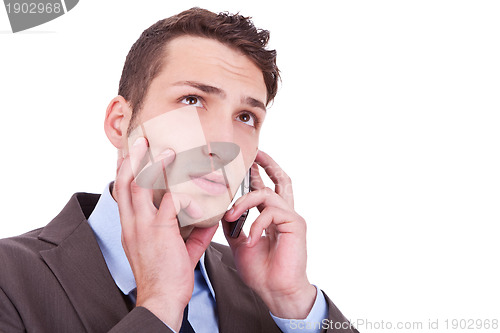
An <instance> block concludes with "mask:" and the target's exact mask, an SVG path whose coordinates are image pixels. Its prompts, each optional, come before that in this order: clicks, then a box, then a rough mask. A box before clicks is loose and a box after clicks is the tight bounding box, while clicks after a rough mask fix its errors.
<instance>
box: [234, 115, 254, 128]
mask: <svg viewBox="0 0 500 333" xmlns="http://www.w3.org/2000/svg"><path fill="white" fill-rule="evenodd" d="M236 120H238V121H241V122H242V123H244V124H246V125H248V126H252V127H256V124H255V123H256V117H255V115H253V114H252V113H249V112H244V113H240V114H239V115H238V116H236Z"/></svg>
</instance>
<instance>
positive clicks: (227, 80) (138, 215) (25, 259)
mask: <svg viewBox="0 0 500 333" xmlns="http://www.w3.org/2000/svg"><path fill="white" fill-rule="evenodd" d="M268 37H269V35H268V32H267V31H261V30H257V29H256V28H255V27H254V26H253V24H252V23H251V21H250V20H249V19H247V18H245V17H242V16H240V15H229V14H219V15H216V14H214V13H211V12H209V11H206V10H202V9H198V8H193V9H191V10H188V11H185V12H183V13H180V14H179V15H176V16H173V17H171V18H168V19H165V20H162V21H159V22H158V23H156V24H154V25H153V26H151V27H150V28H149V29H147V30H146V31H144V33H143V34H142V35H141V37H140V38H139V40H138V41H137V42H136V43H135V44H134V45H133V46H132V49H131V50H130V52H129V55H128V56H127V59H126V62H125V65H124V69H123V73H122V78H121V80H120V87H119V95H118V96H117V97H115V98H113V100H112V101H111V103H110V104H109V106H108V109H107V112H106V118H105V131H106V134H107V136H108V138H109V140H110V141H111V143H112V144H113V145H114V146H115V147H116V148H117V150H118V156H119V158H118V167H117V176H116V181H115V182H114V183H111V184H110V185H109V186H107V187H106V189H105V191H104V193H103V194H102V195H101V196H100V197H99V196H97V195H92V194H85V193H77V194H75V195H74V196H73V197H72V198H71V199H70V201H69V203H68V204H67V206H66V207H65V208H64V209H63V210H62V212H61V213H60V214H59V215H58V216H57V217H56V218H55V219H54V220H53V221H52V222H51V223H49V224H48V225H47V226H46V227H44V228H41V229H37V230H34V231H32V232H30V233H27V234H24V235H21V236H18V237H14V238H11V239H5V240H2V241H1V243H0V265H1V266H2V272H1V273H0V288H1V289H0V331H2V332H108V331H109V332H179V331H180V332H198V333H200V332H217V331H220V332H226V333H229V332H280V331H283V332H298V331H299V328H310V327H312V330H308V331H311V332H313V331H315V332H319V331H320V330H321V329H323V328H328V331H342V332H353V331H355V330H354V329H351V328H350V326H349V324H348V322H347V320H346V319H345V318H344V317H343V315H342V314H341V313H340V312H339V310H338V309H337V308H336V307H335V305H334V304H333V303H332V302H331V301H330V300H329V299H328V298H327V297H326V296H325V295H324V294H323V293H322V292H321V291H320V290H319V289H318V288H316V287H315V286H313V285H311V284H310V283H309V281H308V279H307V275H306V224H305V221H304V219H303V218H302V217H300V216H299V215H298V214H297V213H296V212H295V211H294V209H293V194H292V191H291V182H290V179H289V178H288V177H287V176H286V174H285V173H284V172H283V171H282V170H281V168H280V167H279V166H278V165H277V164H276V162H274V161H273V160H272V158H271V157H269V156H268V155H266V154H265V153H263V152H260V151H259V150H258V139H259V133H260V129H261V124H262V122H263V121H264V118H265V115H266V105H267V104H268V103H269V102H270V101H272V100H273V98H274V96H275V95H276V91H277V81H278V79H279V74H278V73H279V72H278V69H277V67H276V53H275V52H274V51H269V50H266V49H265V47H266V45H267V41H268ZM165 116H166V117H168V119H169V121H167V122H166V123H165V126H166V127H163V123H161V122H162V121H163V120H164V119H165V118H164V117H165ZM174 116H175V117H178V118H175V119H185V118H186V117H191V116H192V117H194V118H193V119H196V121H195V122H194V125H193V122H185V123H184V122H174V123H172V121H171V120H172V119H174V118H172V117H174ZM155 124H161V125H162V126H157V127H159V128H160V129H157V130H155V131H153V132H151V128H154V126H155ZM169 126H170V128H168V127H169ZM190 126H197V127H196V128H199V132H200V133H201V132H202V133H203V135H202V138H200V140H201V141H203V142H205V143H206V145H201V146H197V145H196V144H193V145H192V146H191V147H194V148H193V149H194V150H193V151H198V152H202V153H204V156H205V157H206V159H207V160H209V161H210V163H211V165H212V169H211V170H210V172H203V173H198V174H195V175H194V176H193V175H192V174H190V173H189V172H187V171H186V172H187V176H189V177H188V178H187V180H186V181H184V182H180V181H179V182H178V183H182V184H184V185H185V184H187V185H186V186H185V187H184V188H183V190H182V191H174V190H173V188H175V186H176V185H177V184H174V182H173V181H172V180H173V179H175V177H174V176H173V174H175V170H178V171H179V170H180V171H179V172H180V173H182V171H183V170H184V168H188V167H189V165H190V164H189V163H187V164H181V165H182V166H183V167H182V168H181V167H177V168H176V167H175V165H177V166H178V165H180V164H179V163H180V161H182V160H183V158H184V157H181V153H184V152H185V151H189V149H188V148H189V145H187V146H186V147H185V148H186V149H184V150H182V149H177V148H175V147H177V146H176V145H185V144H186V141H189V140H190V138H191V137H192V136H196V135H198V134H199V133H195V132H193V131H192V129H193V128H194V127H190ZM179 128H180V132H179V133H188V134H189V135H187V136H186V139H185V140H180V139H178V136H176V137H175V138H174V141H175V142H172V141H170V142H168V143H166V146H165V143H162V144H158V145H157V141H155V140H156V139H154V138H158V140H160V141H161V140H162V138H163V137H166V136H168V134H169V133H170V131H176V130H179ZM162 130H164V131H163V132H162ZM146 132H147V133H146ZM176 138H177V139H176ZM197 142H198V141H197ZM198 143H199V142H198ZM218 143H226V144H230V146H231V147H237V150H235V152H236V153H235V154H234V156H232V157H231V158H227V160H226V161H224V163H222V164H221V166H220V167H214V163H216V160H217V159H220V160H221V159H222V160H223V158H221V156H224V155H225V154H226V155H227V153H228V149H227V148H223V149H220V148H218V147H228V145H218ZM155 145H157V146H155ZM158 147H163V148H162V149H164V150H163V151H158V149H156V148H158ZM196 147H205V148H206V149H207V151H203V149H199V150H196V149H195V148H196ZM182 156H194V155H186V154H184V155H182ZM184 160H187V161H191V159H189V158H188V159H186V158H184ZM231 163H233V164H231ZM192 164H193V163H192ZM230 164H231V165H239V167H235V169H234V170H236V171H235V172H233V173H227V174H226V173H225V172H226V171H221V170H226V166H228V170H229V169H230V168H229V165H230ZM258 166H261V167H262V168H263V169H264V170H265V171H266V173H267V174H268V176H269V177H270V178H271V179H272V180H273V182H274V183H275V186H276V187H275V190H271V189H269V188H267V187H265V185H264V183H263V181H262V179H261V177H260V175H259V171H258ZM249 168H251V169H252V190H253V191H252V192H250V193H249V194H247V195H245V196H243V197H241V198H240V199H239V200H237V201H236V202H235V204H234V205H233V206H232V208H231V209H229V210H228V211H227V212H225V208H224V211H223V212H216V211H211V210H210V209H211V207H212V206H214V205H215V203H216V202H219V201H220V200H219V199H220V198H221V197H223V195H222V194H221V193H222V192H224V191H226V190H227V192H228V193H229V195H230V196H232V195H233V194H234V192H235V191H234V186H230V185H228V184H230V183H234V180H235V179H237V178H238V177H237V176H238V175H240V174H241V173H239V172H238V170H239V169H241V170H248V169H249ZM147 170H153V171H147ZM147 172H150V173H151V172H152V173H153V174H155V175H154V177H152V178H151V177H149V176H148V175H147ZM186 172H185V173H186ZM190 172H191V171H190ZM221 172H224V175H223V176H224V177H223V178H224V180H226V182H225V183H223V182H221V181H218V180H217V179H220V177H222V176H221ZM145 174H146V176H144V175H145ZM161 175H165V178H164V182H163V185H162V186H159V187H158V186H156V185H155V184H157V179H161ZM148 177H149V178H148ZM158 177H159V178H158ZM180 178H182V177H180ZM144 179H146V180H144ZM148 179H149V181H148ZM239 180H241V179H239ZM184 185H183V186H184ZM222 187H223V188H224V191H219V190H218V189H220V188H222ZM207 193H208V194H210V195H208V194H207ZM214 198H215V199H214ZM214 200H215V201H214ZM218 200H219V201H218ZM225 207H227V204H226V206H225ZM252 207H257V208H258V209H259V211H260V212H261V213H260V215H259V217H258V218H257V219H256V220H255V221H254V222H253V224H252V226H251V229H250V233H249V235H248V236H247V235H245V234H244V233H243V232H242V233H241V234H240V235H239V237H237V238H232V237H230V236H229V230H230V229H231V226H232V223H234V221H236V220H237V219H238V218H239V217H240V216H241V215H242V214H243V213H244V212H245V211H246V210H248V209H250V208H252ZM207 211H209V212H210V213H209V214H206V212H207ZM182 216H183V217H182ZM219 220H222V225H223V227H224V231H225V234H226V237H227V240H228V243H229V245H230V248H228V247H226V246H222V245H219V244H215V243H211V239H212V237H213V235H214V233H215V231H216V229H217V226H218V223H219ZM264 231H265V236H263V237H261V235H262V233H263V232H264ZM200 259H201V260H200ZM325 321H326V322H328V323H329V324H328V325H327V327H326V326H325V325H320V324H321V323H322V322H325ZM337 328H338V329H337Z"/></svg>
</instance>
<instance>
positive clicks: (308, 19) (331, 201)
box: [0, 0, 500, 332]
mask: <svg viewBox="0 0 500 333" xmlns="http://www.w3.org/2000/svg"><path fill="white" fill-rule="evenodd" d="M251 3H252V4H251ZM196 5H198V6H201V7H205V8H207V9H210V10H213V11H225V10H227V11H230V12H236V11H241V13H242V14H244V15H250V16H253V17H254V22H255V24H256V25H257V26H258V27H262V28H266V29H269V30H270V31H271V47H273V48H276V49H277V50H278V62H279V67H280V69H281V70H282V78H283V84H282V86H281V89H280V91H279V93H278V96H277V98H276V101H275V103H274V105H273V106H272V107H271V108H270V109H269V111H268V117H267V120H266V124H265V125H264V128H263V133H262V135H261V145H260V147H261V149H262V150H264V151H266V152H268V153H269V154H270V155H271V156H273V157H274V158H275V160H276V161H278V163H279V164H280V165H281V166H282V167H283V169H284V170H285V171H286V172H287V173H288V174H289V175H290V176H291V177H292V179H293V184H294V191H295V201H296V210H297V211H298V212H299V213H300V214H301V215H302V216H304V217H305V218H306V220H307V221H308V226H309V228H308V247H309V253H308V254H309V262H308V272H309V278H310V281H311V282H312V283H315V284H317V285H319V286H320V287H321V288H322V289H324V290H325V291H326V292H327V293H328V295H329V296H330V297H331V298H332V299H333V301H334V302H335V303H336V304H337V306H338V307H339V308H340V309H341V311H342V312H343V313H344V314H345V315H346V316H347V317H348V318H351V319H352V320H354V321H355V320H357V319H364V320H368V321H371V322H372V323H373V325H374V327H376V325H377V323H378V325H379V326H380V323H381V321H382V320H383V321H384V323H387V322H392V323H393V324H394V325H395V323H396V322H397V321H412V322H413V321H421V322H423V324H424V328H425V327H426V325H427V322H428V320H429V319H432V320H435V319H439V324H440V328H441V329H440V330H439V331H445V330H444V320H445V319H446V318H449V319H452V318H458V319H493V318H496V319H500V287H499V281H500V272H499V260H498V254H499V253H500V251H499V250H500V245H499V242H498V235H499V232H498V224H499V221H500V219H499V217H500V216H499V215H500V211H499V199H500V173H499V170H500V156H499V148H500V147H499V146H500V129H499V125H500V98H499V89H500V61H499V59H500V20H499V19H498V18H499V17H500V3H499V2H497V1H472V0H471V1H314V0H310V1H306V2H301V3H297V2H288V3H286V5H285V2H282V3H280V4H278V3H277V2H272V1H236V0H231V1H218V2H216V1H203V2H201V1H200V2H194V1H182V2H181V1H136V2H134V3H132V2H127V1H118V0H113V1H110V0H107V1H96V0H94V1H91V0H82V1H80V3H79V4H78V5H77V6H76V7H75V8H74V9H73V10H72V11H70V12H68V14H66V15H64V16H62V17H60V18H58V19H56V20H54V21H52V22H49V23H46V24H44V25H41V26H39V27H35V28H33V29H30V30H28V31H26V32H22V33H17V34H12V33H11V32H10V26H9V23H8V20H7V15H6V12H5V10H4V9H3V8H0V31H1V33H0V109H1V112H2V113H1V120H2V127H1V131H0V139H1V152H2V158H1V163H0V175H1V177H2V181H1V191H0V195H1V198H0V212H1V215H0V216H1V218H0V237H8V236H13V235H16V234H19V233H22V232H25V231H28V230H31V229H34V228H37V227H41V226H43V225H45V224H47V223H48V222H49V221H50V220H51V219H52V218H53V217H54V216H55V215H56V214H57V213H58V212H59V211H60V209H61V208H62V207H63V206H64V204H65V203H66V202H67V200H68V199H69V197H70V196H71V194H72V193H73V192H77V191H86V192H95V193H100V192H101V191H102V190H103V188H104V186H105V185H106V184H107V182H109V181H110V180H112V179H113V177H114V172H115V164H116V163H115V161H116V152H115V150H114V148H113V147H112V145H111V144H110V143H109V142H108V140H107V138H106V136H105V135H104V131H103V118H104V113H105V109H106V106H107V104H108V102H109V101H110V100H111V98H113V97H114V96H115V94H116V93H117V90H118V81H119V78H120V74H121V70H122V66H123V62H124V60H125V56H126V54H127V52H128V50H129V48H130V47H131V45H132V44H133V43H134V42H135V40H136V39H137V38H138V37H139V35H140V33H141V32H142V31H143V30H144V29H146V28H147V27H148V26H150V25H151V24H153V23H154V22H156V21H157V20H159V19H162V18H165V17H168V16H170V15H173V14H176V13H178V12H180V11H181V10H184V9H187V8H190V7H192V6H196ZM254 216H255V215H254ZM217 239H218V240H221V239H222V238H221V236H220V235H218V236H217ZM358 328H359V329H360V331H364V332H379V331H383V330H381V329H375V328H373V329H369V327H368V329H367V327H366V326H359V327H358ZM399 331H403V330H399ZM407 331H416V330H407ZM421 331H422V332H423V331H425V330H421ZM450 331H451V330H450ZM455 331H457V330H455ZM474 331H480V330H474ZM489 331H491V330H489ZM469 332H470V330H469ZM485 332H488V331H486V330H485Z"/></svg>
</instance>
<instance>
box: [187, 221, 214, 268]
mask: <svg viewBox="0 0 500 333" xmlns="http://www.w3.org/2000/svg"><path fill="white" fill-rule="evenodd" d="M218 227H219V224H216V225H214V226H213V227H210V228H194V229H193V231H192V232H191V234H190V235H189V237H188V238H187V239H186V249H187V252H188V254H189V258H190V259H191V264H192V265H193V268H194V267H195V266H196V263H197V262H198V261H199V260H200V258H201V255H202V254H203V252H205V250H206V249H207V247H208V245H209V244H210V241H211V240H212V238H213V237H214V234H215V232H216V231H217V228H218Z"/></svg>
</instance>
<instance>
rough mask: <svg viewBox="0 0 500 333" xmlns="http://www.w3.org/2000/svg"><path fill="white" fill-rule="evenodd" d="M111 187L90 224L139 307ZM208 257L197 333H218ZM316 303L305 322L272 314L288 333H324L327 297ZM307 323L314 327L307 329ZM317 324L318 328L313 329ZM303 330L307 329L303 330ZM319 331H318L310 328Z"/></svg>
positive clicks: (197, 283)
mask: <svg viewBox="0 0 500 333" xmlns="http://www.w3.org/2000/svg"><path fill="white" fill-rule="evenodd" d="M110 186H111V184H110V185H108V186H106V189H105V190H104V192H103V194H102V195H101V197H100V198H99V201H98V202H97V205H96V207H95V209H94V211H93V212H92V214H91V215H90V217H89V219H88V222H89V224H90V227H91V228H92V230H93V231H94V234H95V236H96V238H97V243H98V244H99V247H100V248H101V252H102V254H103V256H104V260H105V261H106V264H107V266H108V269H109V272H110V273H111V276H112V277H113V279H114V281H115V283H116V285H117V286H118V288H119V289H120V290H121V291H122V293H123V294H125V295H129V297H130V298H131V299H132V301H134V303H135V296H134V292H135V289H136V283H135V278H134V274H133V273H132V269H131V267H130V264H129V262H128V259H127V256H126V255H125V251H124V250H123V247H122V241H121V232H122V229H121V224H120V214H119V212H118V205H117V203H116V201H115V200H114V199H113V197H112V196H111V193H110ZM204 259H205V254H203V256H202V257H201V259H200V269H199V270H195V276H194V289H193V295H192V297H191V300H190V301H189V313H188V320H189V322H190V324H191V326H192V327H193V329H194V330H195V331H196V332H197V333H214V332H215V333H217V332H219V329H218V325H217V313H216V306H215V293H214V290H213V288H212V284H211V283H210V279H209V278H208V274H207V271H206V268H205V260H204ZM316 290H317V294H316V301H315V302H314V305H313V307H312V309H311V312H310V313H309V316H308V317H307V318H306V319H304V320H291V319H282V318H278V317H276V316H274V315H273V314H271V317H272V318H273V319H274V321H275V322H276V324H277V325H278V327H279V328H280V329H281V330H282V331H283V332H284V333H292V332H293V333H298V332H300V333H313V332H320V329H319V328H318V323H321V321H322V320H323V319H325V318H327V317H328V305H327V303H326V300H325V297H324V296H323V293H321V292H320V290H319V289H318V288H317V287H316ZM307 323H310V324H309V325H307ZM311 323H314V324H315V325H311ZM299 327H303V328H304V329H299ZM309 327H316V328H312V329H311V328H309Z"/></svg>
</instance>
